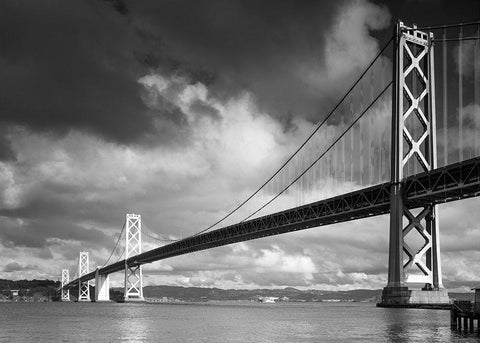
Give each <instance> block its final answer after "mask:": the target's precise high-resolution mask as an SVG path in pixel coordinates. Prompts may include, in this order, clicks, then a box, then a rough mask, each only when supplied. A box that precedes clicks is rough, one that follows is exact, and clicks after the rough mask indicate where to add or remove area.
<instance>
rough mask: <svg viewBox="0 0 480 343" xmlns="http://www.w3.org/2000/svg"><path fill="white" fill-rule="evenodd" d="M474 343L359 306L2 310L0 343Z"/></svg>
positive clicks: (420, 315) (441, 326) (439, 317)
mask: <svg viewBox="0 0 480 343" xmlns="http://www.w3.org/2000/svg"><path fill="white" fill-rule="evenodd" d="M79 341H95V342H160V341H162V342H182V343H183V342H209V343H211V342H212V343H214V342H219V343H231V342H280V343H282V342H285V343H286V342H288V343H294V342H353V341H354V342H422V343H423V342H478V341H480V336H479V334H478V332H474V333H469V332H467V333H465V332H461V333H457V332H453V331H451V330H450V314H449V312H448V311H439V310H419V309H386V308H376V307H375V306H374V305H373V304H362V303H336V304H335V303H328V304H327V303H279V304H259V303H250V302H231V303H205V304H188V305H187V304H182V305H174V304H131V303H130V304H116V303H0V342H79Z"/></svg>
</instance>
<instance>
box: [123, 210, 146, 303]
mask: <svg viewBox="0 0 480 343" xmlns="http://www.w3.org/2000/svg"><path fill="white" fill-rule="evenodd" d="M125 239H126V251H125V292H124V302H131V301H144V298H143V278H142V266H141V265H132V264H130V263H131V262H132V261H128V259H129V258H130V257H131V256H135V255H139V254H141V252H142V217H141V216H140V215H136V214H127V216H126V230H125Z"/></svg>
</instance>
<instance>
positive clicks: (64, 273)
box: [61, 269, 70, 301]
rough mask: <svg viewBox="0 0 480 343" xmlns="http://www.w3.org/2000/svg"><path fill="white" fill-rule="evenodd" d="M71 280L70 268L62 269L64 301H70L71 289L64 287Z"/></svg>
mask: <svg viewBox="0 0 480 343" xmlns="http://www.w3.org/2000/svg"><path fill="white" fill-rule="evenodd" d="M69 282H70V273H69V271H68V269H62V290H61V292H62V297H61V300H62V301H70V290H69V289H65V288H63V287H64V286H65V285H66V284H68V283H69Z"/></svg>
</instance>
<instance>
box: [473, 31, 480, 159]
mask: <svg viewBox="0 0 480 343" xmlns="http://www.w3.org/2000/svg"><path fill="white" fill-rule="evenodd" d="M477 37H480V25H478V28H477ZM473 62H474V63H473V68H474V69H473V73H474V85H473V89H474V92H475V106H476V107H474V108H476V110H477V111H480V84H479V83H480V40H478V39H477V40H476V41H475V46H474V55H473ZM474 117H475V134H474V136H475V142H474V144H475V145H474V150H473V151H474V154H475V155H476V156H480V143H479V139H478V136H480V113H478V112H477V113H475V112H474Z"/></svg>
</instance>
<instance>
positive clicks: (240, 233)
mask: <svg viewBox="0 0 480 343" xmlns="http://www.w3.org/2000/svg"><path fill="white" fill-rule="evenodd" d="M402 185H403V192H404V198H405V199H404V201H405V204H406V205H407V206H408V207H409V208H415V207H423V206H428V205H432V204H439V203H444V202H448V201H454V200H460V199H465V198H469V197H474V196H478V195H480V157H476V158H473V159H470V160H466V161H463V162H459V163H455V164H451V165H448V166H445V167H442V168H437V169H435V170H432V171H430V172H425V173H421V174H417V175H413V176H410V177H408V178H406V179H405V180H404V181H403V182H402ZM390 186H391V183H383V184H379V185H376V186H372V187H369V188H365V189H361V190H358V191H355V192H351V193H347V194H343V195H340V196H336V197H333V198H329V199H326V200H321V201H317V202H314V203H311V204H308V205H304V206H300V207H296V208H292V209H289V210H286V211H281V212H277V213H273V214H270V215H267V216H263V217H259V218H255V219H251V220H249V221H245V222H243V223H238V224H235V225H231V226H227V227H224V228H221V229H218V230H214V231H210V232H206V233H203V234H199V235H197V236H192V237H188V238H185V239H183V240H181V241H177V242H174V243H171V244H168V245H165V246H162V247H159V248H156V249H153V250H150V251H146V252H144V253H141V254H139V255H136V256H133V257H131V258H129V259H128V260H123V261H119V262H117V263H114V264H111V265H108V266H105V267H103V268H100V269H99V270H98V273H99V274H110V273H114V272H117V271H120V270H124V269H125V265H128V266H135V265H141V264H145V263H150V262H154V261H159V260H163V259H166V258H169V257H173V256H178V255H183V254H187V253H191V252H194V251H199V250H204V249H210V248H213V247H218V246H222V245H228V244H231V243H236V242H242V241H247V240H251V239H257V238H261V237H266V236H272V235H278V234H282V233H286V232H292V231H297V230H304V229H309V228H313V227H318V226H323V225H329V224H334V223H339V222H344V221H350V220H355V219H360V218H366V217H372V216H377V215H381V214H385V213H388V212H389V211H390ZM95 273H96V272H91V273H89V274H86V275H84V276H82V277H81V278H80V279H76V280H73V281H72V282H70V283H69V284H68V285H66V286H65V288H72V287H75V286H77V285H78V282H79V281H87V280H91V279H94V278H95Z"/></svg>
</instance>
